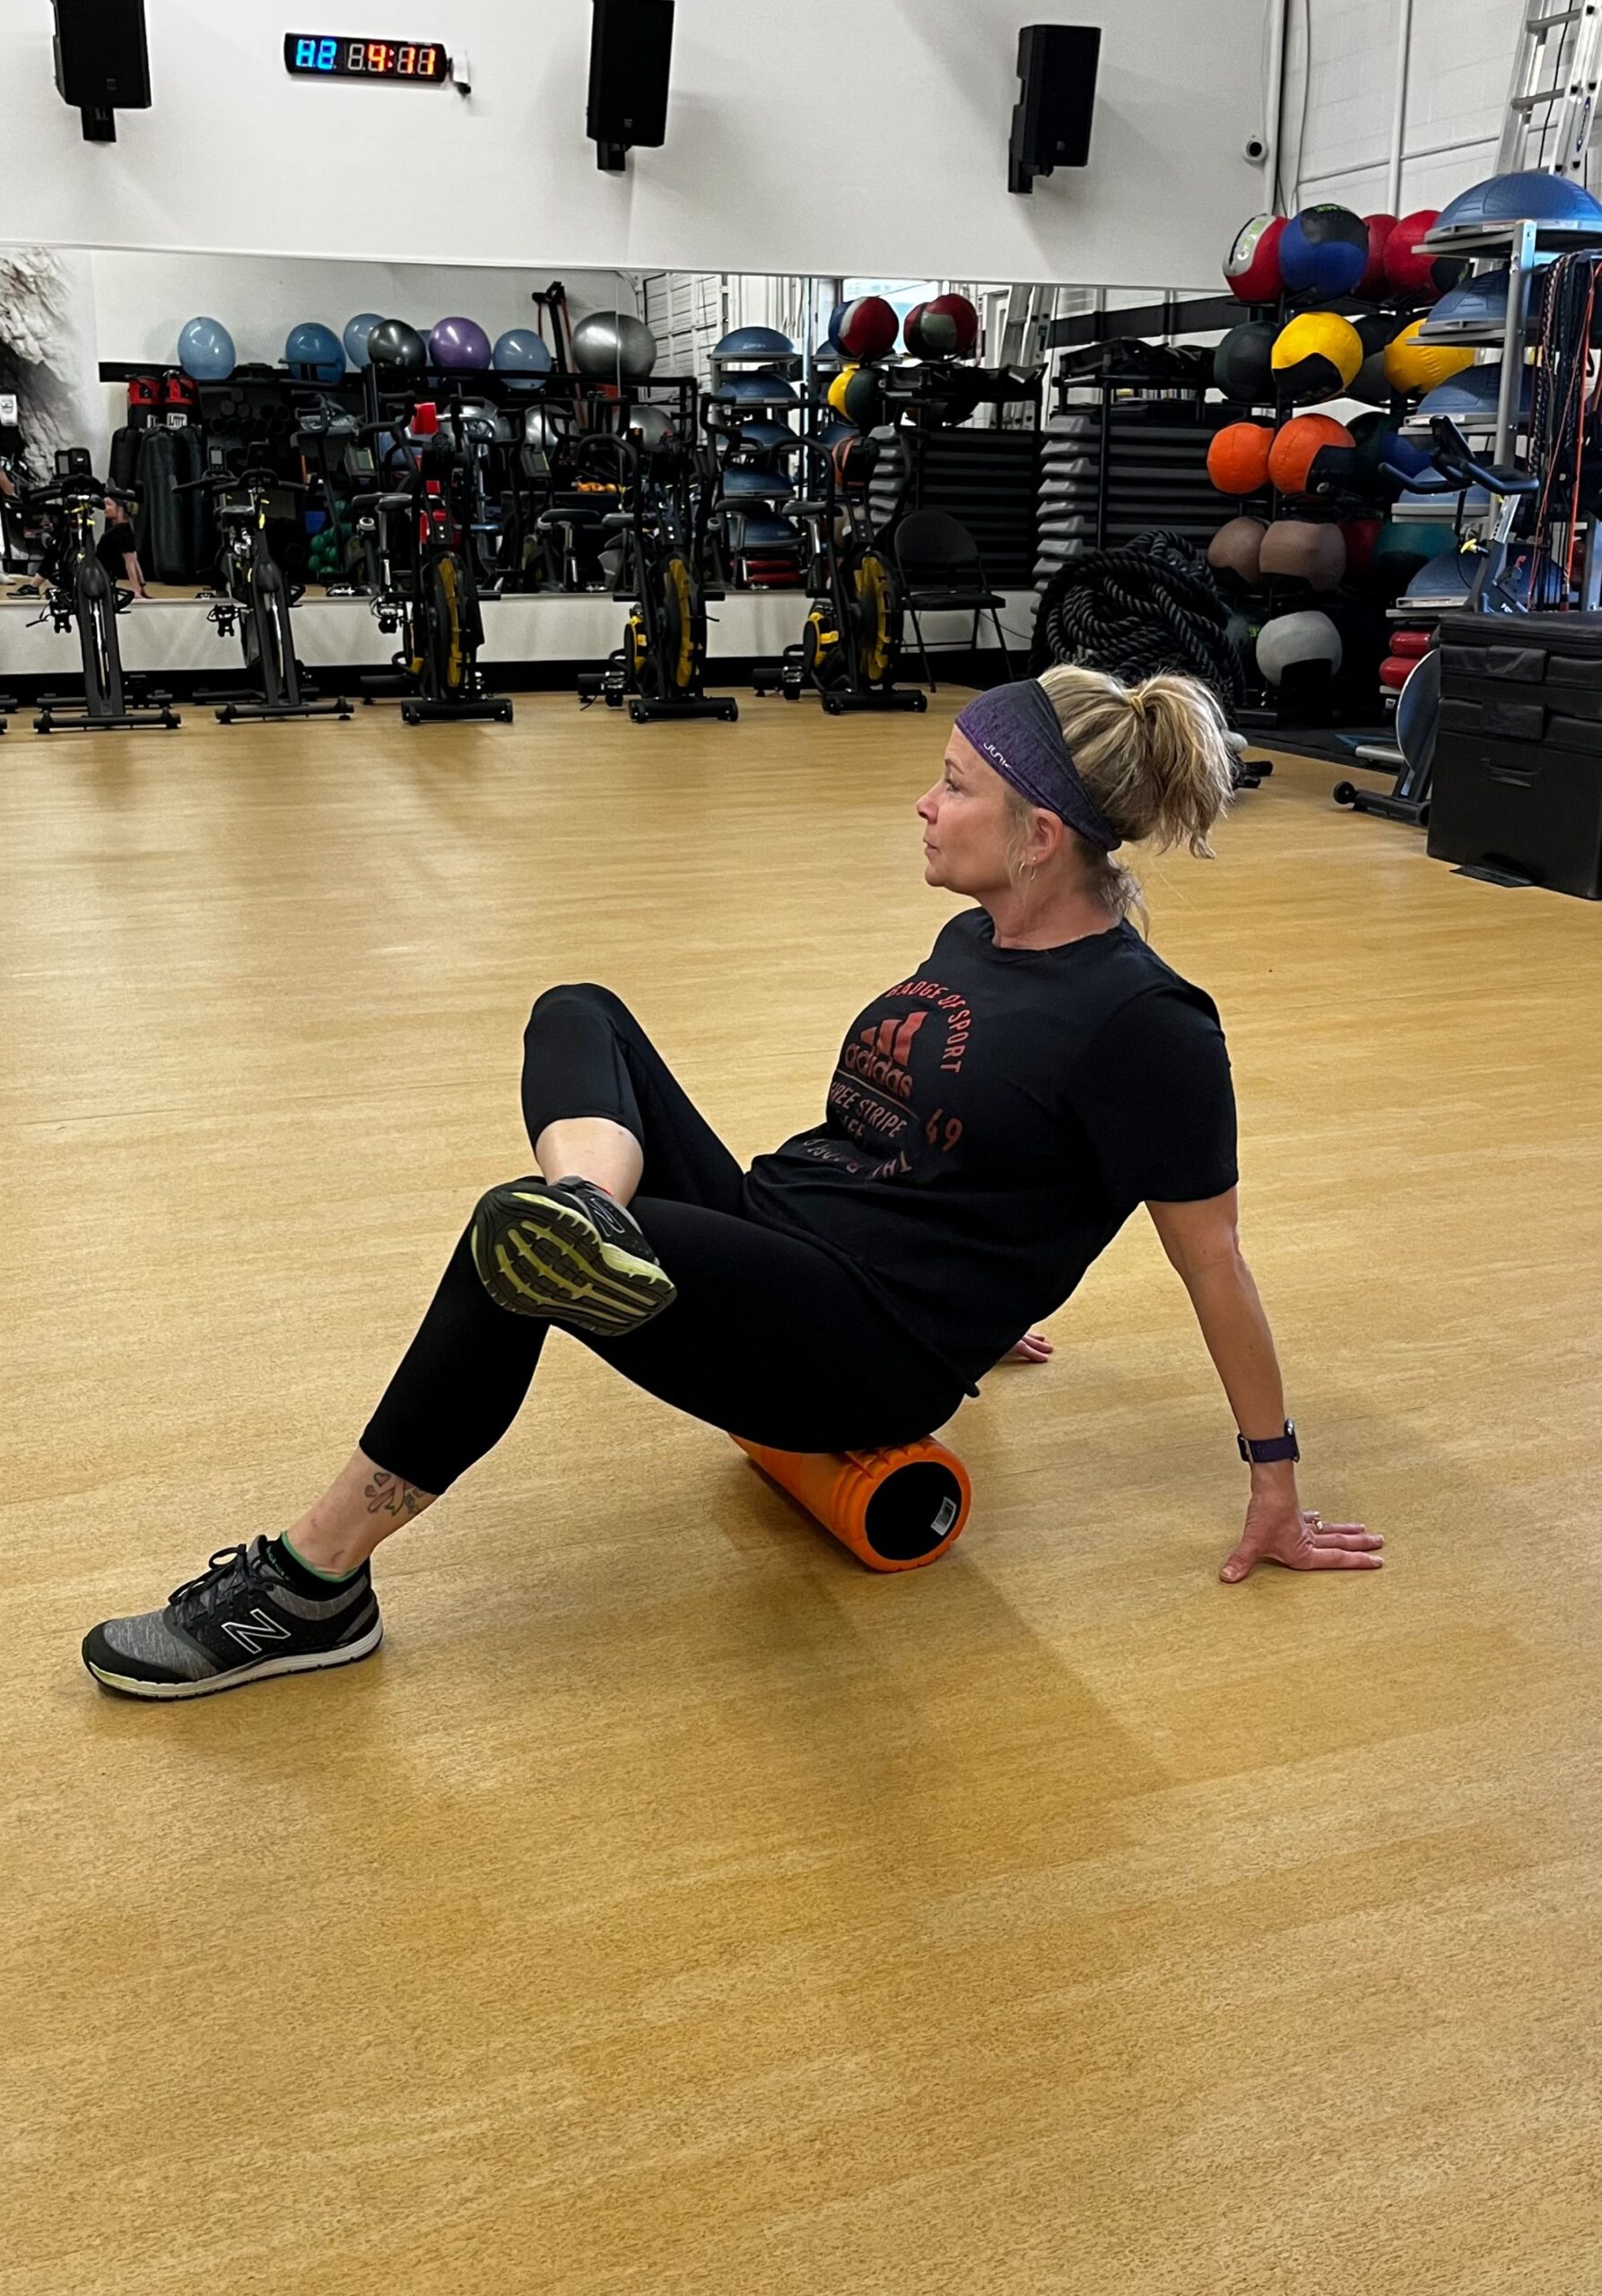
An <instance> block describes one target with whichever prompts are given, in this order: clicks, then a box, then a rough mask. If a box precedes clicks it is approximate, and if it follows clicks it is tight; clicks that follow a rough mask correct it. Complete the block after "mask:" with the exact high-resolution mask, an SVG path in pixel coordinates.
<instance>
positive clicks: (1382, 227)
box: [1353, 215, 1398, 301]
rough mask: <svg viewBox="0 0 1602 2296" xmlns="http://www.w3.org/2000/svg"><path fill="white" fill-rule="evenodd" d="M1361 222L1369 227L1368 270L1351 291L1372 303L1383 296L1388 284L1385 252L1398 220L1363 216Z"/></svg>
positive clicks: (1390, 217)
mask: <svg viewBox="0 0 1602 2296" xmlns="http://www.w3.org/2000/svg"><path fill="white" fill-rule="evenodd" d="M1397 220H1398V219H1397V217H1396V216H1395V215H1365V216H1364V217H1363V222H1365V223H1366V224H1367V225H1368V227H1369V263H1368V269H1367V270H1366V271H1365V272H1364V273H1363V277H1362V278H1361V279H1360V280H1359V281H1358V283H1357V284H1356V286H1355V287H1354V289H1353V293H1354V294H1356V295H1366V296H1367V297H1368V298H1369V300H1371V301H1373V300H1377V299H1378V298H1379V297H1380V296H1381V295H1383V294H1384V292H1385V291H1386V287H1387V285H1388V283H1389V282H1388V276H1387V273H1386V269H1385V250H1386V248H1387V247H1388V246H1389V242H1390V235H1391V233H1392V232H1393V231H1394V230H1396V227H1397Z"/></svg>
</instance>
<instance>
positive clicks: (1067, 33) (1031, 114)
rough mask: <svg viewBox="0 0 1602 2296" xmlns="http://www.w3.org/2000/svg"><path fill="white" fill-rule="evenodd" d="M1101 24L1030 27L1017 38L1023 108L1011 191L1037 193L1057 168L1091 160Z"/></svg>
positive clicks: (1017, 115)
mask: <svg viewBox="0 0 1602 2296" xmlns="http://www.w3.org/2000/svg"><path fill="white" fill-rule="evenodd" d="M1100 57H1101V26H1100V24H1025V25H1024V26H1023V29H1022V30H1021V31H1020V32H1019V34H1018V78H1019V81H1020V83H1021V85H1020V87H1019V90H1018V102H1017V104H1016V105H1015V107H1014V111H1013V137H1012V143H1011V144H1010V146H1009V148H1008V152H1007V178H1006V187H1007V189H1008V190H1009V191H1032V190H1033V188H1034V179H1035V178H1036V176H1049V174H1050V173H1051V170H1052V169H1053V168H1083V167H1084V166H1086V165H1087V164H1088V162H1089V160H1090V128H1091V116H1092V114H1093V111H1094V109H1095V103H1096V65H1097V63H1098V61H1099V59H1100Z"/></svg>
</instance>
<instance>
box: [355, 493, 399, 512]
mask: <svg viewBox="0 0 1602 2296" xmlns="http://www.w3.org/2000/svg"><path fill="white" fill-rule="evenodd" d="M413 500H414V497H413V496H412V495H410V494H357V495H353V497H352V500H351V508H352V509H353V510H409V509H411V508H412V504H413Z"/></svg>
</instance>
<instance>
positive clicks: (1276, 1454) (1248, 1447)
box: [1235, 1419, 1302, 1467]
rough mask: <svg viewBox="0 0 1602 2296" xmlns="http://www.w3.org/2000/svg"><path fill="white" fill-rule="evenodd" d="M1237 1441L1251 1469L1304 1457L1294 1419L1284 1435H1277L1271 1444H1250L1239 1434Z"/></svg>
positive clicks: (1288, 1424)
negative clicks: (1297, 1438) (1278, 1460)
mask: <svg viewBox="0 0 1602 2296" xmlns="http://www.w3.org/2000/svg"><path fill="white" fill-rule="evenodd" d="M1235 1440H1236V1442H1237V1443H1238V1444H1239V1445H1240V1447H1241V1457H1242V1458H1243V1459H1244V1460H1245V1462H1246V1464H1247V1465H1248V1466H1249V1467H1267V1466H1272V1465H1274V1463H1275V1461H1276V1459H1299V1458H1300V1457H1302V1446H1301V1444H1300V1443H1298V1442H1297V1440H1296V1422H1295V1421H1294V1420H1293V1419H1287V1420H1286V1422H1285V1431H1284V1434H1283V1435H1276V1436H1275V1437H1274V1438H1273V1439H1272V1440H1271V1441H1269V1442H1267V1443H1249V1442H1248V1441H1247V1439H1246V1438H1245V1436H1244V1435H1241V1434H1239V1433H1237V1435H1236V1437H1235Z"/></svg>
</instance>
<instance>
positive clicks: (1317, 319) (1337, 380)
mask: <svg viewBox="0 0 1602 2296" xmlns="http://www.w3.org/2000/svg"><path fill="white" fill-rule="evenodd" d="M1271 363H1272V365H1273V369H1274V374H1275V378H1276V381H1277V382H1278V383H1279V384H1280V385H1281V386H1282V387H1284V389H1285V390H1286V391H1288V392H1289V394H1290V396H1291V397H1292V398H1293V400H1294V401H1295V403H1296V404H1297V405H1299V406H1310V404H1312V403H1313V401H1314V400H1315V399H1320V398H1334V397H1336V396H1337V395H1338V394H1339V393H1340V392H1341V391H1344V390H1345V389H1346V388H1347V387H1349V385H1351V384H1352V383H1353V382H1354V381H1355V380H1356V378H1357V370H1358V369H1359V367H1361V366H1362V364H1363V337H1362V336H1361V335H1359V334H1358V332H1357V329H1356V328H1355V327H1354V326H1353V324H1352V322H1351V320H1350V319H1344V318H1342V317H1341V316H1340V314H1339V312H1338V311H1303V312H1302V314H1301V315H1300V317H1296V318H1293V319H1292V320H1291V321H1290V322H1289V323H1288V325H1286V326H1283V327H1281V329H1280V331H1279V333H1278V335H1276V337H1275V339H1274V352H1273V358H1272V362H1271Z"/></svg>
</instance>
